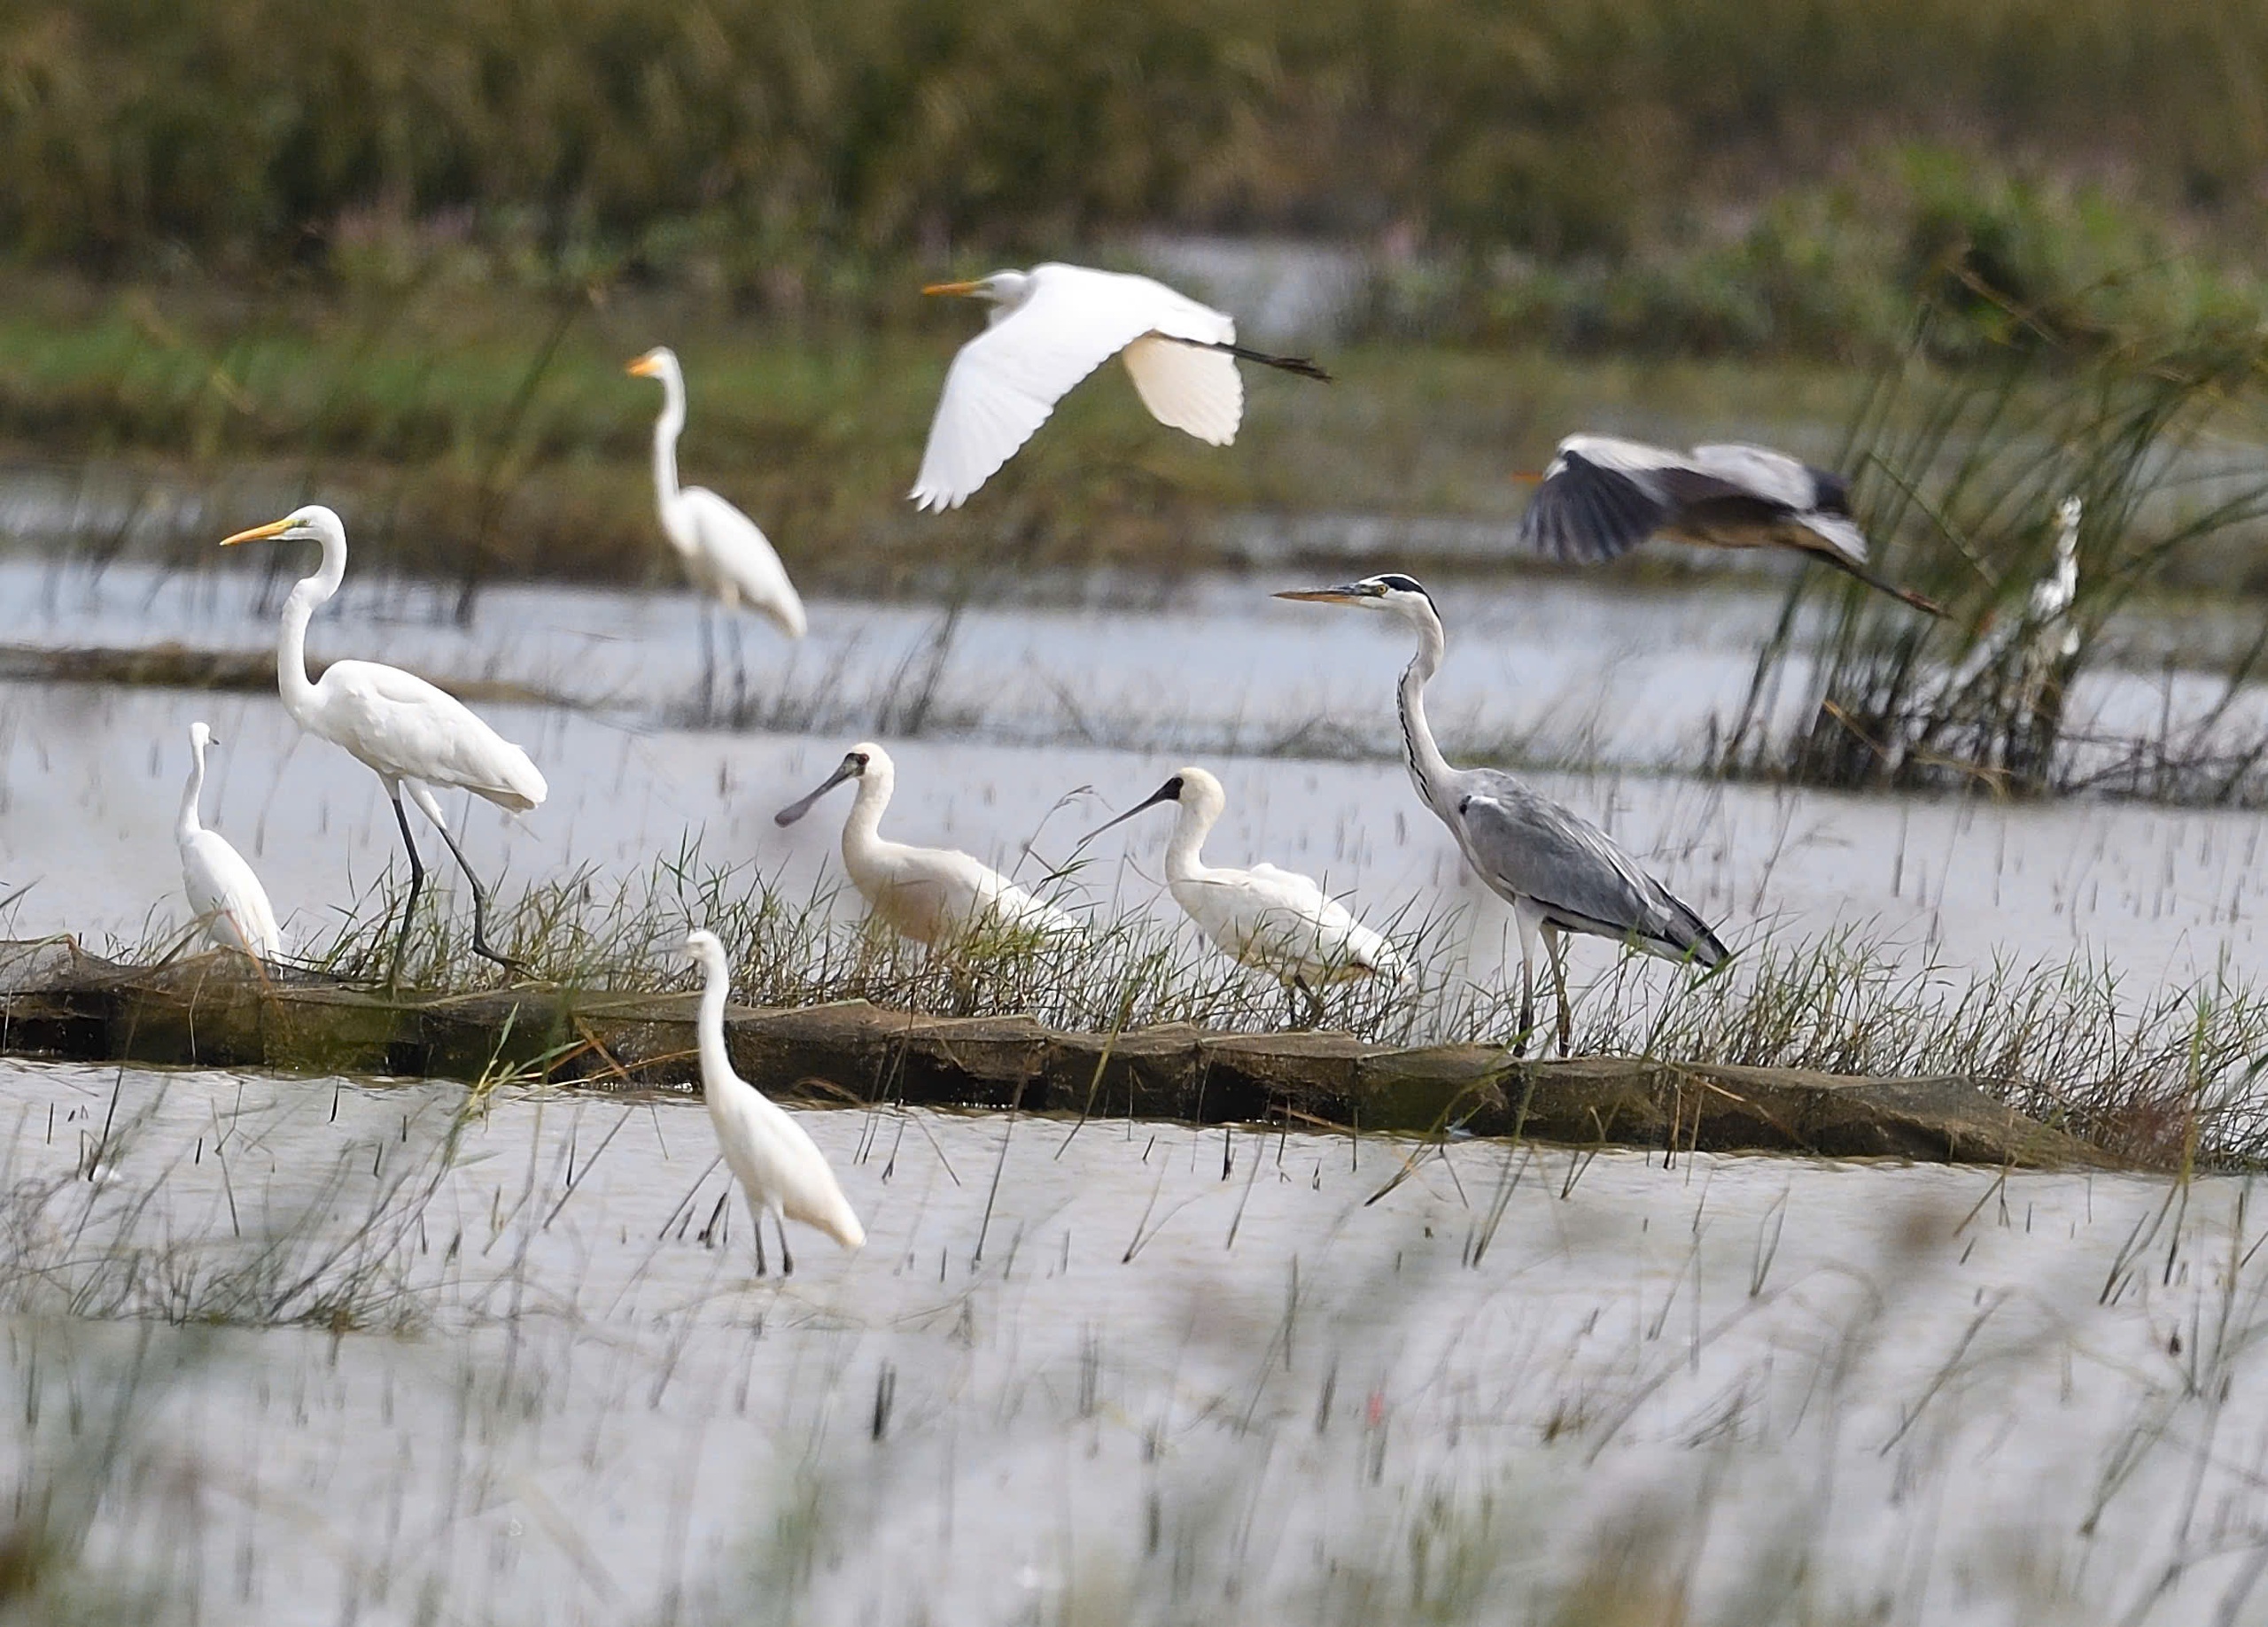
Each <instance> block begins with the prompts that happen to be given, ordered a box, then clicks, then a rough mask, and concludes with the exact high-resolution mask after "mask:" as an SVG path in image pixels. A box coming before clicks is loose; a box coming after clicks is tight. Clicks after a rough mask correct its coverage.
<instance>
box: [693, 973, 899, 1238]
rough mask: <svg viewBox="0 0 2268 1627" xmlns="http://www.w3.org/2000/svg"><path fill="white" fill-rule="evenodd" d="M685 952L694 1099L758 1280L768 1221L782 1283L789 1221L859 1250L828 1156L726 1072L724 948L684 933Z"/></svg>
mask: <svg viewBox="0 0 2268 1627" xmlns="http://www.w3.org/2000/svg"><path fill="white" fill-rule="evenodd" d="M684 953H685V955H686V957H687V958H688V959H690V960H694V961H697V962H699V963H700V965H701V969H702V972H703V978H702V984H701V1011H700V1015H699V1018H698V1019H697V1020H696V1022H695V1030H694V1033H695V1042H696V1043H698V1045H699V1046H700V1049H701V1099H702V1100H703V1102H705V1103H706V1104H708V1107H709V1122H710V1123H711V1125H713V1126H715V1127H716V1130H717V1145H718V1148H719V1149H721V1150H722V1151H723V1152H724V1155H725V1163H726V1166H727V1167H728V1168H730V1169H731V1170H732V1172H733V1179H734V1180H735V1181H737V1182H740V1183H741V1191H742V1193H743V1194H744V1195H745V1196H746V1197H747V1198H748V1206H749V1217H750V1220H751V1221H752V1223H753V1224H754V1226H755V1228H756V1274H757V1275H758V1276H762V1275H763V1274H764V1217H765V1215H767V1214H768V1215H770V1216H771V1217H772V1224H773V1227H775V1228H777V1229H778V1231H779V1233H780V1272H781V1275H782V1276H792V1275H794V1274H795V1270H796V1257H795V1256H794V1255H793V1254H791V1253H789V1252H788V1226H787V1222H788V1220H801V1221H802V1222H803V1223H804V1225H806V1226H812V1227H816V1228H819V1230H820V1231H823V1232H825V1233H826V1234H827V1236H830V1237H832V1238H834V1239H835V1242H837V1243H841V1244H842V1245H843V1247H844V1248H846V1249H858V1248H864V1247H865V1246H866V1228H865V1227H863V1226H861V1225H859V1224H858V1215H857V1214H855V1213H852V1211H851V1208H850V1199H849V1198H847V1197H843V1188H842V1186H841V1185H840V1184H839V1183H838V1182H836V1181H835V1171H834V1169H833V1168H832V1167H831V1166H829V1165H828V1164H827V1155H826V1154H825V1153H823V1152H821V1151H819V1148H818V1146H817V1145H816V1144H815V1143H813V1142H812V1138H811V1136H810V1135H809V1134H808V1133H807V1132H806V1131H805V1130H804V1127H803V1126H802V1125H800V1124H797V1123H796V1120H795V1118H794V1116H793V1115H792V1114H790V1113H788V1112H786V1111H785V1110H784V1109H782V1108H781V1106H780V1105H779V1104H777V1103H775V1102H773V1100H772V1099H771V1098H770V1097H768V1096H765V1094H764V1093H763V1092H762V1091H761V1090H758V1089H757V1088H756V1087H755V1086H754V1085H751V1084H750V1083H749V1082H748V1081H746V1080H744V1079H742V1077H741V1076H740V1075H739V1074H738V1073H734V1071H733V1062H732V1058H731V1057H730V1056H728V1055H727V1054H726V1050H725V996H726V992H727V991H728V989H729V988H730V987H731V984H732V980H733V978H732V969H731V968H730V967H729V966H727V965H726V964H725V946H724V945H723V944H722V943H720V942H718V941H717V934H715V933H712V932H701V931H698V930H696V931H694V932H691V933H688V934H686V940H685V950H684Z"/></svg>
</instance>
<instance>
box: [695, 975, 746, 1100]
mask: <svg viewBox="0 0 2268 1627" xmlns="http://www.w3.org/2000/svg"><path fill="white" fill-rule="evenodd" d="M706 971H707V972H708V975H707V977H706V978H705V979H704V980H703V982H702V985H701V1014H700V1017H699V1018H698V1019H697V1020H696V1021H695V1025H694V1032H695V1036H696V1038H697V1040H698V1042H699V1044H700V1047H701V1088H702V1089H703V1090H717V1089H730V1088H731V1084H736V1083H738V1082H739V1079H740V1076H739V1075H738V1074H736V1073H734V1072H733V1060H732V1058H730V1057H729V1056H727V1055H726V1052H725V996H726V994H727V993H728V992H729V985H730V984H731V982H732V974H731V973H730V972H727V971H726V969H725V963H724V960H723V958H722V957H718V958H717V959H715V960H711V961H710V962H709V963H708V964H707V966H706ZM727 1081H731V1084H728V1083H727Z"/></svg>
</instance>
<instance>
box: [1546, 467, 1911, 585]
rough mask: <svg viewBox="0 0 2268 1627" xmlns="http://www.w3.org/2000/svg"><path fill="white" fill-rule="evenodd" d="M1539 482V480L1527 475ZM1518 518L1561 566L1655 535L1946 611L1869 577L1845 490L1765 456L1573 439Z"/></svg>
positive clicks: (1616, 552) (1819, 472) (1833, 478)
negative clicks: (1754, 552)
mask: <svg viewBox="0 0 2268 1627" xmlns="http://www.w3.org/2000/svg"><path fill="white" fill-rule="evenodd" d="M1524 478H1534V476H1524ZM1850 505H1851V488H1850V483H1849V482H1847V481H1846V480H1845V479H1844V478H1843V476H1840V475H1837V474H1836V473H1834V472H1833V471H1832V470H1830V469H1814V468H1813V467H1812V466H1811V465H1810V464H1808V463H1802V462H1798V461H1797V460H1796V459H1794V458H1791V457H1790V456H1788V454H1787V453H1784V452H1774V451H1773V450H1771V448H1769V447H1767V446H1744V445H1722V446H1696V447H1695V448H1694V449H1693V450H1692V451H1691V452H1667V451H1665V450H1663V449H1662V448H1661V447H1659V446H1649V445H1644V444H1643V443H1642V442H1639V441H1627V440H1619V439H1617V438H1615V437H1613V436H1611V435H1570V436H1569V437H1568V438H1566V439H1565V440H1563V441H1561V442H1560V443H1559V453H1558V455H1557V457H1555V458H1553V459H1552V461H1551V466H1550V468H1549V469H1545V470H1544V471H1543V474H1542V484H1541V485H1539V486H1538V487H1537V488H1536V492H1535V499H1534V501H1533V502H1531V503H1529V504H1528V506H1527V512H1526V513H1525V514H1523V515H1520V523H1519V529H1518V533H1517V535H1518V538H1519V540H1520V542H1521V543H1522V544H1523V545H1524V546H1527V547H1529V548H1533V549H1534V550H1535V551H1536V552H1538V553H1540V554H1547V555H1549V556H1550V557H1551V558H1553V559H1556V560H1561V561H1573V560H1582V561H1592V560H1607V559H1615V558H1618V557H1619V556H1620V555H1622V554H1627V553H1628V552H1629V551H1630V550H1631V549H1633V548H1635V547H1636V546H1638V545H1639V544H1640V543H1642V542H1643V541H1645V540H1646V538H1649V537H1652V536H1656V535H1660V536H1666V537H1674V538H1677V539H1679V540H1680V541H1682V542H1691V543H1697V544H1699V545H1700V546H1703V547H1707V548H1766V547H1780V548H1792V549H1794V550H1796V551H1797V552H1798V553H1801V554H1810V555H1811V556H1812V557H1813V558H1814V559H1817V560H1822V561H1824V562H1826V563H1828V564H1829V565H1832V566H1834V567H1835V569H1837V570H1840V571H1843V572H1845V573H1846V574H1847V575H1850V576H1854V577H1858V578H1859V580H1860V581H1861V582H1863V583H1865V584H1866V585H1868V587H1871V588H1876V589H1878V590H1880V591H1881V592H1883V593H1888V594H1889V595H1890V596H1891V598H1893V599H1898V600H1904V601H1905V602H1906V603H1907V604H1910V605H1912V606H1913V607H1914V608H1915V609H1917V610H1927V611H1928V612H1929V613H1930V615H1932V616H1943V615H1944V614H1945V613H1946V611H1945V608H1944V607H1943V606H1942V605H1940V604H1938V602H1937V601H1936V600H1932V599H1925V598H1923V597H1922V595H1921V594H1919V593H1915V592H1914V591H1912V590H1911V589H1910V588H1903V587H1899V586H1897V585H1894V584H1892V583H1889V582H1885V581H1884V580H1883V579H1882V578H1881V577H1877V576H1876V575H1875V574H1874V573H1873V572H1872V571H1870V570H1868V569H1867V534H1866V533H1865V532H1864V531H1860V529H1859V527H1858V524H1857V523H1856V522H1855V521H1853V520H1852V518H1851V506H1850Z"/></svg>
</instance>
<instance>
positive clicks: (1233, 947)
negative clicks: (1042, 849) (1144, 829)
mask: <svg viewBox="0 0 2268 1627" xmlns="http://www.w3.org/2000/svg"><path fill="white" fill-rule="evenodd" d="M1160 802H1172V803H1174V804H1175V805H1176V806H1177V807H1178V808H1179V809H1180V810H1181V811H1180V813H1179V815H1178V817H1176V819H1175V821H1174V827H1173V840H1172V841H1171V842H1170V843H1169V845H1168V846H1167V848H1166V888H1167V890H1168V891H1169V892H1170V893H1172V895H1173V898H1174V902H1175V903H1177V904H1179V905H1180V906H1181V907H1182V909H1183V910H1184V912H1185V913H1186V914H1187V915H1188V917H1189V918H1190V919H1191V920H1192V921H1194V922H1196V923H1197V926H1198V927H1199V929H1200V931H1202V932H1203V933H1204V934H1205V935H1206V936H1207V937H1208V938H1210V939H1211V940H1212V941H1213V942H1214V944H1215V946H1216V948H1218V949H1220V950H1221V952H1222V953H1223V954H1224V955H1226V956H1228V957H1230V958H1231V959H1232V960H1237V961H1240V962H1242V963H1243V964H1244V965H1247V966H1252V967H1255V968H1257V969H1258V970H1260V971H1262V972H1267V973H1268V974H1269V975H1270V976H1271V977H1273V978H1275V979H1276V980H1278V981H1279V982H1281V983H1282V984H1283V985H1284V987H1285V989H1287V990H1290V989H1297V990H1298V991H1299V992H1300V993H1301V994H1302V995H1304V996H1307V1000H1308V1015H1307V1021H1308V1026H1309V1027H1313V1026H1314V1025H1315V1024H1316V1023H1317V1022H1319V1021H1321V1020H1322V1017H1323V994H1322V991H1323V990H1324V988H1328V987H1330V986H1331V985H1332V984H1333V983H1340V982H1345V981H1348V980H1350V979H1353V978H1360V977H1373V976H1376V977H1388V978H1394V979H1395V980H1401V979H1402V978H1405V977H1407V976H1408V975H1409V966H1408V963H1407V962H1406V961H1404V960H1403V958H1402V952H1401V951H1400V950H1398V949H1395V948H1394V945H1393V943H1392V942H1391V941H1389V940H1388V939H1387V938H1386V934H1384V933H1381V932H1377V931H1374V930H1372V929H1371V928H1370V927H1368V926H1363V924H1362V923H1361V922H1360V921H1358V920H1356V919H1355V916H1354V912H1353V911H1351V910H1348V908H1347V906H1346V905H1345V904H1343V903H1340V902H1339V901H1338V900H1337V899H1335V898H1333V897H1332V896H1331V895H1330V894H1328V893H1326V892H1324V890H1323V888H1322V887H1319V886H1317V884H1316V883H1315V882H1314V881H1312V880H1310V879H1309V878H1307V877H1306V876H1302V875H1300V874H1298V873H1296V872H1293V871H1289V870H1279V869H1278V868H1277V867H1276V866H1275V865H1273V864H1254V866H1253V867H1252V868H1251V869H1249V870H1228V869H1223V868H1221V867H1219V866H1217V865H1213V864H1207V863H1206V862H1205V859H1204V848H1205V838H1206V836H1207V834H1208V833H1209V832H1210V831H1211V830H1212V828H1213V826H1214V825H1215V824H1216V822H1217V821H1218V820H1219V819H1220V817H1221V814H1222V811H1223V810H1224V809H1225V808H1226V807H1227V806H1228V798H1227V796H1226V795H1225V794H1223V792H1222V790H1221V782H1220V781H1219V780H1217V779H1214V778H1213V776H1212V775H1211V774H1209V773H1208V772H1207V771H1205V770H1203V769H1201V768H1193V767H1192V768H1183V769H1177V770H1176V771H1174V775H1173V778H1172V779H1169V780H1167V781H1166V782H1165V784H1163V785H1162V786H1159V787H1158V788H1157V789H1156V790H1155V791H1153V792H1152V793H1151V794H1149V796H1148V797H1147V798H1146V799H1145V800H1144V801H1142V802H1137V803H1136V804H1135V805H1134V806H1133V807H1131V808H1130V809H1128V810H1126V811H1125V812H1124V813H1122V814H1120V815H1119V816H1118V817H1116V818H1115V819H1112V820H1109V821H1108V822H1107V823H1105V824H1103V825H1098V826H1096V827H1095V829H1094V831H1093V832H1092V833H1091V834H1090V835H1088V836H1087V837H1086V838H1085V839H1084V841H1081V843H1080V846H1082V847H1084V846H1085V845H1086V843H1087V842H1089V841H1093V840H1094V839H1095V837H1097V836H1099V835H1101V834H1102V833H1103V832H1105V831H1107V830H1108V829H1110V827H1111V826H1112V825H1122V824H1124V823H1125V822H1126V821H1127V820H1129V819H1131V818H1132V817H1134V816H1135V815H1136V814H1138V813H1140V812H1142V811H1143V810H1145V809H1148V808H1154V807H1156V806H1157V805H1158V804H1159V803H1160Z"/></svg>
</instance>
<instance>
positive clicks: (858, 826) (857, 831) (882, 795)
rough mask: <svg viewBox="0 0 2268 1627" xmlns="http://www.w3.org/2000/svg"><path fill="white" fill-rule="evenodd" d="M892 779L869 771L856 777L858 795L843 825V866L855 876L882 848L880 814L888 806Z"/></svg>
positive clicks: (882, 772)
mask: <svg viewBox="0 0 2268 1627" xmlns="http://www.w3.org/2000/svg"><path fill="white" fill-rule="evenodd" d="M895 778H896V777H895V776H894V775H892V774H890V773H889V771H886V770H883V771H878V770H876V769H874V768H872V767H870V768H868V769H867V770H866V772H865V773H863V774H861V775H859V776H858V796H857V798H856V799H855V800H854V801H853V802H851V804H850V817H849V818H847V819H845V820H843V868H844V869H846V870H849V871H850V872H853V873H854V874H855V873H856V872H858V871H860V870H862V869H864V868H865V867H866V864H868V862H869V861H871V860H872V859H874V857H875V856H877V854H876V850H877V849H878V848H881V846H882V810H883V809H885V808H887V807H889V794H890V790H891V786H892V782H893V780H894V779H895Z"/></svg>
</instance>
